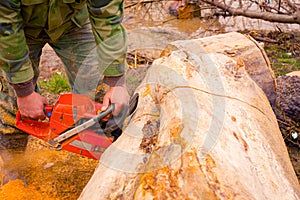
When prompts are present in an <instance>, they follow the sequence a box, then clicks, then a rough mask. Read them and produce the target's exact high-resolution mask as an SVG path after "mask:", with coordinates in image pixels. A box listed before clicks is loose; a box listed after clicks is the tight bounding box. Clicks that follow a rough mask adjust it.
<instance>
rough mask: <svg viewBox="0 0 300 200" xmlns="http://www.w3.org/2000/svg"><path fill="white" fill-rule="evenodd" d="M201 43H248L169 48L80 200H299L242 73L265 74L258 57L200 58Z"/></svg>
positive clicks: (237, 37) (271, 126)
mask: <svg viewBox="0 0 300 200" xmlns="http://www.w3.org/2000/svg"><path fill="white" fill-rule="evenodd" d="M242 37H243V38H244V39H242ZM216 38H224V39H223V40H217V39H216ZM228 38H230V39H228ZM229 40H230V45H229V44H228V45H226V42H228V41H229ZM205 41H210V44H211V45H213V46H216V47H217V45H215V44H214V41H215V42H218V41H219V42H220V41H222V45H224V48H225V47H226V48H228V50H230V52H240V51H239V47H240V46H241V45H242V44H244V45H245V44H248V43H249V44H250V43H251V44H253V42H252V41H251V42H249V38H247V37H244V36H243V35H241V34H237V33H231V34H224V35H219V36H213V37H210V38H206V39H199V40H187V41H178V42H174V43H173V44H172V46H175V47H177V48H174V50H172V51H170V52H169V54H168V55H165V56H164V57H162V58H160V59H157V60H156V61H155V62H154V63H153V66H152V67H151V68H150V69H149V71H148V73H147V75H146V77H145V79H144V81H143V82H142V84H141V85H140V86H139V87H138V88H137V89H136V92H137V93H139V95H140V99H139V104H138V107H137V110H136V112H135V113H134V114H133V115H132V116H130V118H129V119H128V122H127V125H126V128H125V130H124V133H123V134H122V135H121V136H120V138H119V139H118V140H117V141H116V142H114V143H113V145H112V146H110V147H109V148H108V149H107V150H106V152H105V153H104V154H103V156H102V158H101V160H100V163H99V165H98V167H97V169H96V170H95V173H94V175H93V176H92V178H91V179H90V181H89V183H88V184H87V185H86V187H85V189H84V191H83V192H82V194H81V196H80V197H79V199H80V200H96V199H97V200H98V199H162V200H164V199H180V200H181V199H247V200H248V199H272V200H273V199H280V200H282V199H288V200H291V199H299V198H300V194H299V190H300V188H299V183H298V180H297V178H296V175H295V173H294V170H293V167H292V165H291V162H290V160H289V156H288V153H287V149H286V147H285V144H284V141H283V138H282V136H281V133H280V131H279V128H278V125H277V120H276V118H275V115H274V113H273V111H272V109H271V106H270V104H269V101H268V99H267V98H266V96H265V94H264V92H263V91H262V90H261V88H260V87H258V85H257V84H256V83H255V82H254V81H253V80H252V79H251V77H250V76H249V75H248V73H247V71H246V69H247V68H248V69H251V68H253V67H257V66H245V64H246V63H259V64H261V65H260V66H261V67H262V68H268V67H267V66H266V64H264V65H262V63H264V60H265V58H263V56H262V55H261V54H262V51H261V50H260V49H258V50H257V51H256V52H253V54H252V56H253V57H251V55H249V56H248V57H247V58H246V59H245V58H242V59H243V60H244V62H242V60H241V59H237V60H235V59H233V58H230V57H229V56H227V53H224V50H223V51H222V50H221V49H217V48H215V50H216V51H215V52H214V51H205V50H207V49H209V46H206V47H204V46H203V42H205ZM235 41H236V42H237V44H236V45H234V42H235ZM222 45H221V47H220V48H223V46H222ZM229 46H231V47H230V48H229ZM248 48H249V47H248V46H247V45H246V46H245V48H244V49H248ZM257 48H258V47H257ZM169 50H170V49H169ZM257 54H259V55H260V56H258V55H257ZM254 58H255V59H260V60H255V61H249V60H247V59H254ZM259 69H261V68H259Z"/></svg>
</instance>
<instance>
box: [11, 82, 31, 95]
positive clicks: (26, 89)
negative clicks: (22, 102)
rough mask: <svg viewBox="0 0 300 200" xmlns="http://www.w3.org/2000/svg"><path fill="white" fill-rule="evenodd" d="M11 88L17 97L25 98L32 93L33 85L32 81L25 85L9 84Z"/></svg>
mask: <svg viewBox="0 0 300 200" xmlns="http://www.w3.org/2000/svg"><path fill="white" fill-rule="evenodd" d="M11 86H12V87H13V88H14V90H15V92H16V95H17V96H18V97H26V96H28V95H30V94H31V93H33V91H34V84H33V80H32V79H31V80H29V81H27V82H25V83H18V84H12V83H11Z"/></svg>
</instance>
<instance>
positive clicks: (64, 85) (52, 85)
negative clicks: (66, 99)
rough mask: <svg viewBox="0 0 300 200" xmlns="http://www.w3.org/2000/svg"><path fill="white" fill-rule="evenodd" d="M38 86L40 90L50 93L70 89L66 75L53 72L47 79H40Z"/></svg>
mask: <svg viewBox="0 0 300 200" xmlns="http://www.w3.org/2000/svg"><path fill="white" fill-rule="evenodd" d="M39 87H40V89H41V90H43V91H47V92H49V93H52V94H60V93H62V92H70V91H71V87H70V85H69V82H68V79H67V77H66V76H65V75H63V74H61V73H55V74H53V75H52V76H51V77H50V78H49V79H48V80H47V81H40V82H39Z"/></svg>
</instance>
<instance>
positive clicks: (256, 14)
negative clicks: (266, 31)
mask: <svg viewBox="0 0 300 200" xmlns="http://www.w3.org/2000/svg"><path fill="white" fill-rule="evenodd" d="M204 2H205V3H208V4H210V5H214V6H216V7H217V8H220V9H222V10H224V11H226V12H229V13H230V14H231V15H233V16H244V17H250V18H255V19H263V20H266V21H269V22H279V23H290V24H300V11H297V7H296V6H294V7H293V8H292V9H291V11H293V10H295V11H294V12H293V13H292V14H290V15H289V14H278V13H271V12H260V11H258V10H257V11H253V10H247V8H236V7H232V6H231V5H226V3H224V2H223V1H214V0H204Z"/></svg>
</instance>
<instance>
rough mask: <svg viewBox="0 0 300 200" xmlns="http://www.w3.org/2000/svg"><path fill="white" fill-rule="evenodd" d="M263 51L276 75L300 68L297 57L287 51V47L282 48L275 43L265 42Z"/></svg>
mask: <svg viewBox="0 0 300 200" xmlns="http://www.w3.org/2000/svg"><path fill="white" fill-rule="evenodd" d="M265 51H266V53H267V55H268V57H269V59H270V62H271V66H272V69H273V70H274V73H275V75H276V77H278V76H281V75H284V74H286V73H289V72H292V71H298V70H300V59H299V57H297V56H295V55H293V53H291V52H288V50H287V49H282V48H280V46H279V45H275V44H266V47H265Z"/></svg>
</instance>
